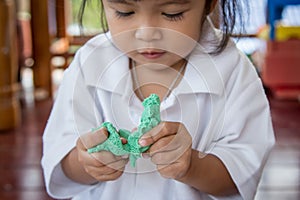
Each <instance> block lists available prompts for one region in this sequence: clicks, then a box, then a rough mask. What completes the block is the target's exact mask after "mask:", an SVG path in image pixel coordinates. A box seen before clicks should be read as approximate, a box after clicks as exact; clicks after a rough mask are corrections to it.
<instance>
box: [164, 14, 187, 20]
mask: <svg viewBox="0 0 300 200" xmlns="http://www.w3.org/2000/svg"><path fill="white" fill-rule="evenodd" d="M162 15H164V16H165V17H167V18H168V19H169V20H171V21H179V20H182V19H183V12H180V13H175V14H168V13H162Z"/></svg>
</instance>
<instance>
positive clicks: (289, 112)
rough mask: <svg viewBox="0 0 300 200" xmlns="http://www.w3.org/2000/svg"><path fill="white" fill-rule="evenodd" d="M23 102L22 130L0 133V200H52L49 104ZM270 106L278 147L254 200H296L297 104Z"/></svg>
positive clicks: (299, 160)
mask: <svg viewBox="0 0 300 200" xmlns="http://www.w3.org/2000/svg"><path fill="white" fill-rule="evenodd" d="M25 81H26V80H25ZM25 85H26V84H25ZM25 100H26V101H27V103H26V104H24V106H23V109H22V117H23V120H22V126H20V127H19V128H17V129H16V130H13V131H6V132H0V200H48V199H49V200H50V199H51V198H50V197H49V196H48V195H47V194H46V192H45V187H44V182H43V176H42V170H41V167H40V159H41V155H42V142H41V137H42V132H43V129H44V127H45V124H46V120H47V117H48V115H49V112H50V109H51V106H52V101H51V100H45V101H39V102H34V101H32V100H33V99H32V96H30V95H29V96H27V97H26V98H24V101H25ZM270 105H271V111H272V119H273V124H274V129H275V133H276V138H277V143H276V146H275V148H274V149H273V151H272V152H271V155H270V158H269V160H268V163H267V166H266V168H265V170H264V173H263V177H262V180H261V183H260V185H259V188H258V192H257V195H256V199H255V200H299V199H300V103H299V102H298V101H281V100H275V99H273V98H270Z"/></svg>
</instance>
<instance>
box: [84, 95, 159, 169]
mask: <svg viewBox="0 0 300 200" xmlns="http://www.w3.org/2000/svg"><path fill="white" fill-rule="evenodd" d="M143 106H144V111H143V113H142V117H141V121H140V124H139V126H138V129H137V131H135V132H133V133H131V132H130V131H128V130H124V129H120V130H119V132H118V131H117V130H116V128H115V127H114V126H113V125H112V124H111V123H110V122H104V123H103V124H102V125H101V126H100V127H98V128H96V129H93V131H96V130H98V129H100V128H102V127H105V128H106V129H107V131H108V132H109V136H108V138H107V140H105V141H104V142H103V143H101V144H99V145H97V146H95V147H93V148H90V149H88V152H89V153H95V152H99V151H110V152H111V153H113V154H114V155H117V156H123V155H129V160H130V164H131V166H133V167H135V163H136V160H137V159H138V158H139V157H141V153H143V152H145V151H147V150H148V149H149V146H146V147H141V146H140V145H139V143H138V141H139V139H140V138H141V137H142V135H143V134H145V133H146V132H148V131H150V130H151V129H152V128H154V127H155V126H157V125H158V124H159V123H160V121H161V120H160V100H159V97H158V96H157V95H156V94H151V95H150V96H149V97H148V98H146V99H145V100H144V101H143ZM121 137H123V138H125V139H126V140H127V143H126V144H122V141H121Z"/></svg>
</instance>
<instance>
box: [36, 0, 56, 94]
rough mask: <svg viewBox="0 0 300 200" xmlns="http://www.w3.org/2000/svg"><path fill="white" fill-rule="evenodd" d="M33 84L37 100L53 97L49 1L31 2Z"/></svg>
mask: <svg viewBox="0 0 300 200" xmlns="http://www.w3.org/2000/svg"><path fill="white" fill-rule="evenodd" d="M31 28H32V50H33V51H32V57H33V60H34V64H33V82H34V87H35V94H36V97H37V98H47V97H51V96H52V80H51V69H50V59H51V54H50V51H49V49H50V34H49V24H48V1H47V0H43V1H41V0H31Z"/></svg>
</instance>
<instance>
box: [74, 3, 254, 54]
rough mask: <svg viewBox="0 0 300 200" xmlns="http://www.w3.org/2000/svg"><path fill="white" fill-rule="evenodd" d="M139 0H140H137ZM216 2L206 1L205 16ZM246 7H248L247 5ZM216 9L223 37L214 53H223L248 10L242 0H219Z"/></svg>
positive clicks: (83, 8)
mask: <svg viewBox="0 0 300 200" xmlns="http://www.w3.org/2000/svg"><path fill="white" fill-rule="evenodd" d="M89 1H90V0H82V3H81V7H80V10H79V13H78V20H79V25H80V26H81V27H83V15H84V10H85V8H86V6H87V3H88V2H89ZM135 1H138V0H135ZM99 2H100V7H101V9H102V11H101V16H100V18H101V19H100V20H101V25H102V29H103V32H107V31H108V26H107V23H106V19H105V13H104V10H103V3H102V0H99ZM214 3H216V1H215V0H206V2H205V7H204V13H205V15H204V16H207V15H209V14H210V13H211V11H212V9H213V7H214V5H213V4H214ZM243 3H244V4H245V5H246V4H247V1H244V2H243ZM245 8H248V6H246V7H245ZM215 9H218V10H217V12H216V13H217V18H218V20H219V21H218V25H219V27H218V28H220V29H221V30H222V39H221V41H220V42H219V43H218V44H217V45H216V48H215V51H214V52H212V54H218V53H221V52H222V51H223V50H224V49H225V47H226V46H227V44H228V41H229V38H230V37H231V36H232V35H233V33H234V30H235V28H236V24H237V22H239V26H238V28H239V29H240V30H235V33H237V34H236V35H239V34H240V33H242V30H243V27H244V24H243V19H242V17H243V16H242V11H246V12H247V10H244V8H243V5H242V2H241V0H217V6H216V8H215Z"/></svg>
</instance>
